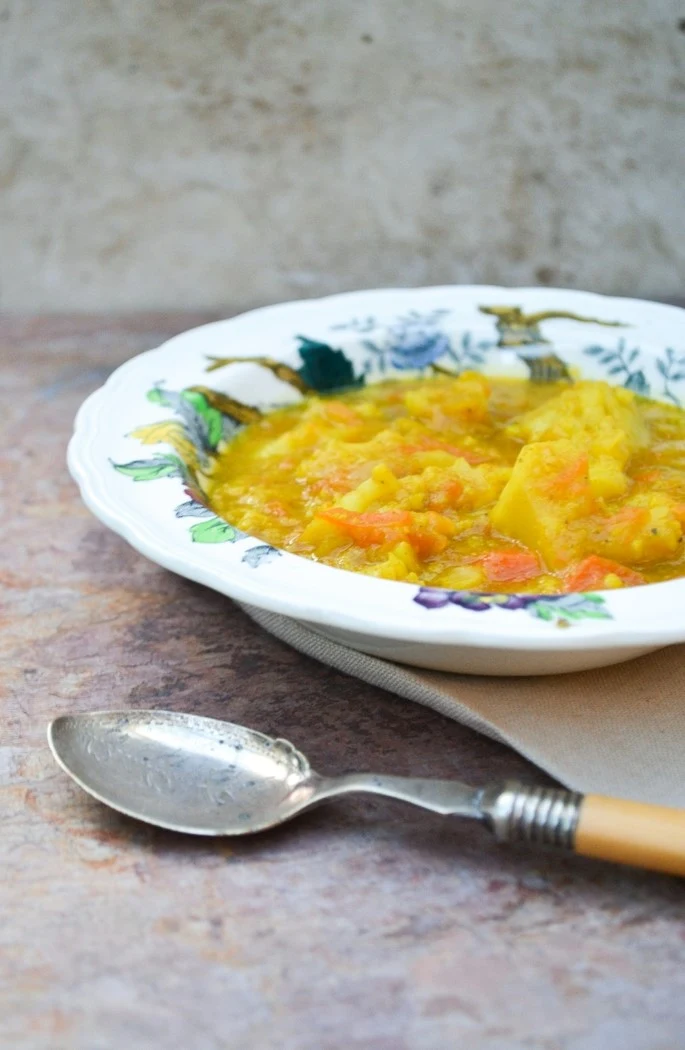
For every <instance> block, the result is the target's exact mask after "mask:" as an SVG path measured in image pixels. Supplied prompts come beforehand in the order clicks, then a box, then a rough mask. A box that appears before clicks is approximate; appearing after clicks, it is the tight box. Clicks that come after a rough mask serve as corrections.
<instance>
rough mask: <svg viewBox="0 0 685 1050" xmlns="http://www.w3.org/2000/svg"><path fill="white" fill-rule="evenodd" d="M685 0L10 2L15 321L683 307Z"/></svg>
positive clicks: (0, 61) (6, 279) (5, 166)
mask: <svg viewBox="0 0 685 1050" xmlns="http://www.w3.org/2000/svg"><path fill="white" fill-rule="evenodd" d="M683 16H685V8H682V5H679V4H678V3H677V2H676V0H603V2H600V0H576V2H568V0H563V2H562V0H512V2H504V0H451V2H450V0H273V2H271V0H225V2H212V0H90V2H87V3H79V2H74V0H0V241H1V243H0V249H1V250H0V308H3V309H6V310H31V311H35V310H63V309H76V310H99V309H115V310H122V309H128V308H153V309H154V308H165V307H209V308H219V309H221V307H222V306H224V305H225V306H229V305H230V306H231V307H242V306H249V305H252V304H257V303H262V302H267V301H272V300H278V299H284V298H290V297H300V296H308V295H316V294H321V293H325V292H329V291H333V290H340V289H345V288H353V287H364V286H367V287H374V286H378V285H398V284H411V285H413V284H428V283H435V282H452V281H480V282H502V283H506V284H516V283H537V284H540V283H542V284H560V285H569V286H579V287H587V288H592V289H596V290H599V291H616V292H621V293H626V294H644V295H650V294H660V295H663V296H667V295H678V294H681V295H682V294H683V288H684V287H685V209H684V208H683V173H684V165H683V153H684V146H685V119H684V118H685V32H683V31H682V30H679V26H678V23H679V19H681V18H683Z"/></svg>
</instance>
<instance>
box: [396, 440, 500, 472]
mask: <svg viewBox="0 0 685 1050" xmlns="http://www.w3.org/2000/svg"><path fill="white" fill-rule="evenodd" d="M435 450H437V451H439V452H449V454H450V456H457V457H458V458H459V459H465V460H466V462H467V463H470V464H471V466H476V465H477V464H478V463H487V462H488V457H487V456H483V455H481V454H480V453H479V452H472V451H470V450H469V449H463V448H458V447H457V446H456V445H449V444H448V443H447V442H445V441H436V440H435V439H434V438H428V437H426V438H419V441H418V443H417V444H414V445H400V446H399V448H398V449H397V451H398V452H402V453H403V454H404V455H406V456H411V454H412V452H433V451H435Z"/></svg>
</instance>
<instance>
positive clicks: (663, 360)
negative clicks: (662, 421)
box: [656, 346, 685, 408]
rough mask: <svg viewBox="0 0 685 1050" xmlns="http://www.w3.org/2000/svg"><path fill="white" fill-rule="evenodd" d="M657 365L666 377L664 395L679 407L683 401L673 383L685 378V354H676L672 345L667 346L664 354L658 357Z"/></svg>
mask: <svg viewBox="0 0 685 1050" xmlns="http://www.w3.org/2000/svg"><path fill="white" fill-rule="evenodd" d="M656 367H657V369H658V371H659V372H660V373H661V375H662V376H663V377H664V391H663V392H664V397H667V398H668V400H669V401H672V402H673V404H674V405H676V406H677V407H678V408H680V407H681V406H682V402H681V400H680V398H679V397H677V396H676V395H675V394H674V392H673V389H672V387H671V383H680V382H682V381H683V380H684V379H685V354H676V352H675V350H674V349H673V348H672V347H670V346H669V347H667V348H666V350H665V351H664V356H663V357H660V358H658V359H657V362H656Z"/></svg>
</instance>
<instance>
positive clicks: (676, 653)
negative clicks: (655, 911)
mask: <svg viewBox="0 0 685 1050" xmlns="http://www.w3.org/2000/svg"><path fill="white" fill-rule="evenodd" d="M242 608H243V609H244V610H245V612H246V613H247V614H248V615H249V616H251V617H252V619H253V620H256V621H257V623H258V624H260V625H261V626H262V627H264V628H265V629H266V630H267V631H269V632H270V633H271V634H274V635H276V637H277V638H280V639H281V640H282V641H284V642H287V643H288V644H289V645H292V646H293V647H294V648H295V649H299V650H300V652H303V653H306V654H307V655H308V656H312V657H314V659H315V660H320V661H321V662H322V663H325V664H330V665H331V666H332V667H335V668H337V669H338V670H339V671H344V672H345V673H346V674H349V675H354V676H355V677H357V678H361V679H362V680H363V681H365V682H370V683H371V684H372V685H377V686H380V687H381V688H383V689H387V690H388V691H389V692H392V693H397V694H398V695H399V696H404V697H406V698H407V699H408V700H415V701H417V702H418V703H420V704H425V705H426V706H427V707H432V708H434V710H436V711H439V712H440V713H441V714H443V715H447V716H448V717H449V718H454V719H456V721H457V722H463V723H464V725H466V726H469V727H470V728H471V729H475V730H477V731H478V732H479V733H484V734H485V735H486V736H489V737H492V738H493V739H495V740H500V741H502V742H503V743H505V744H509V745H510V746H511V747H513V748H515V749H516V750H517V751H519V752H520V753H521V754H522V755H525V757H526V758H528V759H530V761H531V762H535V764H536V765H538V766H540V767H541V768H542V769H545V770H546V771H547V772H548V773H550V774H551V775H552V776H553V777H555V778H556V779H557V780H560V781H561V782H562V783H563V784H565V785H566V786H567V787H570V788H573V789H575V790H576V791H583V792H598V793H600V794H606V795H617V796H619V797H621V798H629V799H637V800H639V801H642V802H654V803H661V804H663V805H671V806H685V645H677V646H671V647H670V648H668V649H662V650H660V651H659V652H657V653H651V654H650V655H649V656H642V657H640V658H639V659H637V660H631V661H629V662H628V663H625V664H618V665H616V666H615V667H605V668H600V669H599V670H594V671H580V672H577V673H575V674H565V675H554V676H544V677H541V678H537V677H530V678H481V677H474V676H472V675H458V674H448V673H445V672H442V671H425V670H423V669H422V668H415V667H406V666H403V665H401V664H396V663H392V662H390V661H388V660H381V659H378V658H377V657H375V656H367V655H366V654H365V653H360V652H357V651H356V650H355V649H349V648H348V647H347V646H344V645H340V644H339V643H337V642H330V641H328V640H327V639H326V638H322V637H321V636H320V635H318V634H315V633H314V632H313V631H310V630H309V629H308V628H306V627H303V626H302V625H301V624H299V623H297V622H296V621H295V620H290V619H288V618H287V617H285V616H278V615H277V614H275V613H269V612H264V611H263V610H262V609H255V608H254V607H252V606H247V605H244V606H242Z"/></svg>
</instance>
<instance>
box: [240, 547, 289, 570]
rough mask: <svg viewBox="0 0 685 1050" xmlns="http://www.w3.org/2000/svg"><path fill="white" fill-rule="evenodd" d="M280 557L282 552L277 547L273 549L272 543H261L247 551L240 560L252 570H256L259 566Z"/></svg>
mask: <svg viewBox="0 0 685 1050" xmlns="http://www.w3.org/2000/svg"><path fill="white" fill-rule="evenodd" d="M280 557H281V552H280V551H279V550H278V549H277V548H276V547H272V546H271V544H270V543H260V544H258V545H257V546H256V547H250V549H249V550H246V551H245V553H244V554H243V556H242V558H241V559H240V560H241V561H244V562H245V564H246V565H249V566H250V568H251V569H256V568H257V567H258V566H259V565H263V564H264V562H268V561H274V559H275V558H280Z"/></svg>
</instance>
